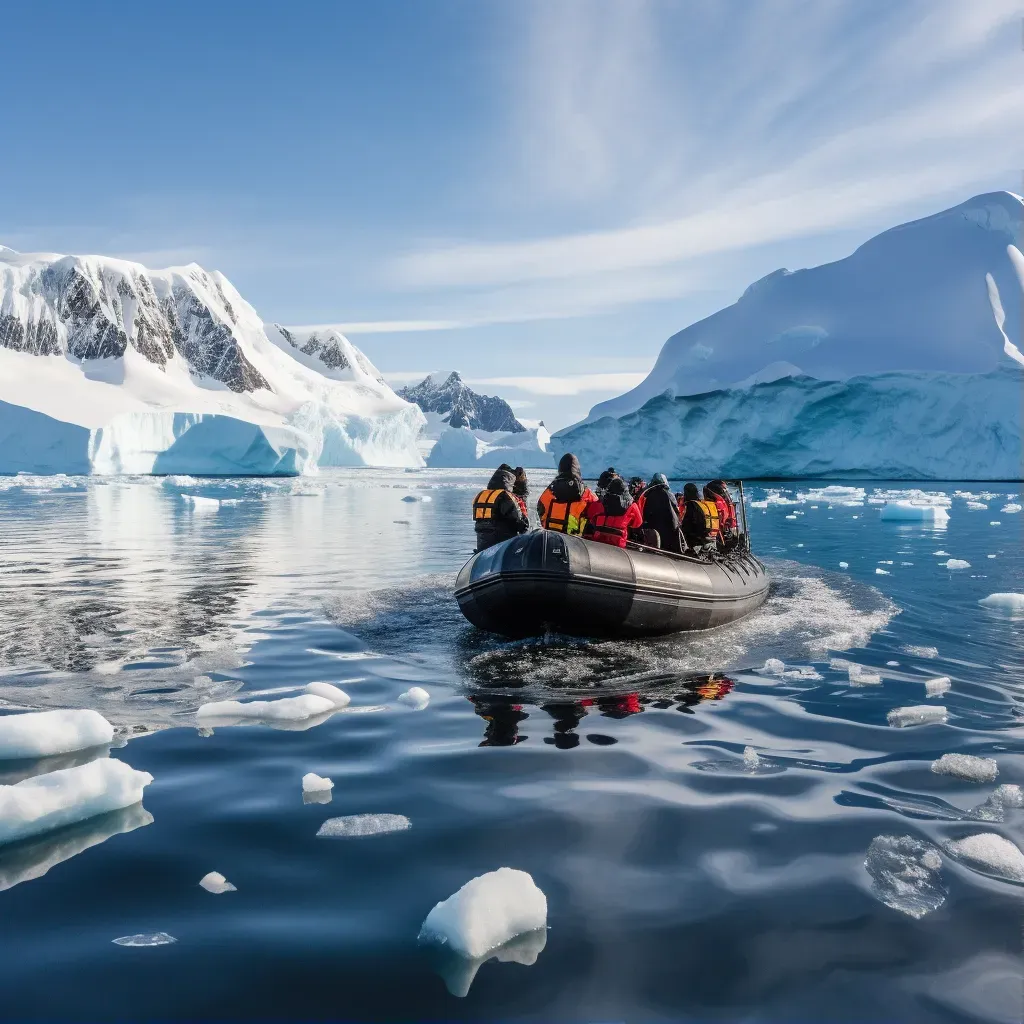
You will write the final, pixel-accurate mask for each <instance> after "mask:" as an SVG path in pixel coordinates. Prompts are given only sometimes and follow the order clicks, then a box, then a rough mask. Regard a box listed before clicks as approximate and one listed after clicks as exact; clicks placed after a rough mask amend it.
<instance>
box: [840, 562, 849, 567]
mask: <svg viewBox="0 0 1024 1024" xmlns="http://www.w3.org/2000/svg"><path fill="white" fill-rule="evenodd" d="M839 568H840V569H849V568H850V563H849V562H840V563H839Z"/></svg>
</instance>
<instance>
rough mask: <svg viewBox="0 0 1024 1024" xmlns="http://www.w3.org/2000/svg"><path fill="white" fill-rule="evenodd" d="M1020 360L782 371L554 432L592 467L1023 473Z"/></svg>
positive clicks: (694, 473) (889, 476)
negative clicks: (852, 371) (864, 372)
mask: <svg viewBox="0 0 1024 1024" xmlns="http://www.w3.org/2000/svg"><path fill="white" fill-rule="evenodd" d="M1022 395H1024V369H1022V368H1021V367H1019V366H1017V365H1016V364H1012V363H1009V362H1008V363H1007V365H1005V366H1003V367H1001V368H1000V369H997V370H993V371H992V372H991V373H986V374H952V373H947V374H944V373H880V374H872V375H868V376H863V377H852V378H850V379H849V380H846V381H820V380H815V379H813V378H811V377H807V376H800V377H783V378H780V379H778V380H775V381H771V382H768V383H761V384H754V385H752V386H750V387H741V388H727V389H723V390H721V391H712V392H708V393H705V394H701V395H680V396H678V397H675V398H673V397H670V396H668V395H663V396H660V397H658V398H654V399H651V401H649V402H648V403H647V404H646V405H644V406H643V408H641V409H639V410H638V411H636V412H631V413H627V414H626V415H625V416H619V417H612V416H606V417H603V418H602V419H600V420H597V421H595V422H589V423H581V424H579V425H577V426H575V427H571V428H569V429H568V430H566V431H562V432H561V433H559V434H556V435H555V437H554V439H553V447H554V448H555V451H556V454H557V455H561V454H562V453H563V452H565V451H572V452H575V453H576V455H577V456H578V457H579V459H580V462H581V464H582V466H583V469H584V472H585V473H588V474H590V475H596V474H597V473H598V472H599V471H600V469H601V468H602V467H604V466H605V465H607V464H608V463H609V460H610V461H612V462H614V463H615V464H616V465H617V466H618V465H623V466H625V467H626V469H627V471H628V472H630V473H634V472H635V473H642V474H644V475H647V476H650V475H651V474H652V473H655V472H659V471H660V472H664V473H667V474H668V475H669V476H672V477H676V478H685V477H692V478H694V479H703V480H706V479H709V478H713V477H716V476H727V477H739V478H742V477H748V478H749V477H766V476H770V477H780V478H787V477H788V478H799V477H816V478H837V477H839V478H841V477H847V478H853V479H856V478H861V479H864V478H874V479H881V480H1018V479H1020V478H1021V465H1022V463H1021V459H1022V448H1021V397H1022Z"/></svg>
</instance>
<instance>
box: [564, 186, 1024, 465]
mask: <svg viewBox="0 0 1024 1024" xmlns="http://www.w3.org/2000/svg"><path fill="white" fill-rule="evenodd" d="M1022 221H1024V200H1022V199H1021V197H1020V196H1017V195H1014V194H1013V193H1009V192H997V193H990V194H987V195H981V196H977V197H975V198H974V199H971V200H969V201H968V202H966V203H963V204H962V205H960V206H957V207H954V208H953V209H950V210H946V211H943V212H942V213H938V214H936V215H934V216H932V217H926V218H924V219H923V220H918V221H913V222H911V223H908V224H903V225H900V226H899V227H896V228H892V229H891V230H889V231H886V232H883V233H882V234H880V235H878V236H876V237H874V238H872V239H870V240H869V241H867V242H865V243H864V245H862V246H861V247H860V248H859V249H857V250H856V251H855V252H854V253H853V254H852V255H850V256H848V257H847V258H846V259H843V260H839V261H838V262H836V263H830V264H826V265H824V266H820V267H814V268H811V269H808V270H799V271H796V272H790V271H788V270H778V271H775V272H774V273H773V274H769V275H768V276H767V277H765V278H763V279H761V280H760V281H757V282H755V283H754V284H752V285H751V286H750V287H749V288H748V289H747V290H746V291H745V292H744V293H743V295H742V296H741V297H740V299H739V300H738V301H737V302H736V303H735V304H733V305H732V306H729V307H727V308H726V309H723V310H721V311H719V312H718V313H715V314H714V315H712V316H710V317H708V318H707V319H705V320H702V321H700V322H699V323H696V324H693V325H691V326H690V327H687V328H686V329H685V330H683V331H680V332H679V333H678V334H676V335H674V336H673V337H671V338H669V340H668V341H667V342H666V343H665V346H664V348H663V349H662V351H661V354H660V355H659V357H658V360H657V362H656V363H655V366H654V369H653V370H652V371H651V373H650V375H649V376H648V377H647V378H646V379H645V380H644V381H643V382H642V383H641V384H640V385H639V386H638V387H636V388H634V389H633V390H632V391H630V392H627V393H626V394H624V395H621V396H619V397H618V398H614V399H611V400H610V401H608V402H603V403H601V404H600V405H597V406H595V407H594V408H593V409H592V410H591V413H590V415H589V416H588V417H587V419H586V420H584V421H583V422H582V423H580V424H576V425H575V426H572V427H569V428H567V429H565V430H563V431H560V432H559V433H558V434H556V435H555V437H554V438H553V439H552V447H553V448H554V450H555V453H556V455H560V454H561V453H562V452H563V451H567V450H571V451H574V452H576V454H577V455H579V457H580V459H581V461H582V462H583V465H584V469H585V470H588V471H591V472H593V471H595V470H596V469H597V468H599V467H600V466H602V465H607V464H608V463H609V461H611V462H614V463H615V464H616V465H619V464H620V463H621V464H624V465H627V466H628V467H629V468H631V469H636V470H637V471H638V472H652V471H654V470H664V471H666V472H670V473H672V474H674V475H676V476H687V475H692V476H702V475H703V476H709V475H716V476H717V475H720V474H730V475H741V474H742V475H747V476H819V477H820V476H843V475H845V476H861V477H889V478H902V479H907V478H922V479H925V478H945V479H1007V478H1011V479H1018V478H1020V477H1021V475H1022V466H1021V399H1022V394H1024V392H1022V390H1021V389H1022V384H1024V369H1022V368H1024V355H1022V354H1021V338H1020V331H1021V310H1022V294H1024V256H1022V255H1021V252H1020V249H1019V248H1018V243H1019V239H1020V235H1021V226H1022Z"/></svg>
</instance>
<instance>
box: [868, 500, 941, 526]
mask: <svg viewBox="0 0 1024 1024" xmlns="http://www.w3.org/2000/svg"><path fill="white" fill-rule="evenodd" d="M879 518H880V519H882V520H883V521H885V522H897V523H932V524H934V525H939V524H945V523H948V522H949V513H948V512H947V511H946V510H945V509H944V508H943V507H942V506H941V505H915V504H913V503H912V502H909V501H896V502H889V503H888V504H886V505H883V506H882V509H881V512H880V516H879Z"/></svg>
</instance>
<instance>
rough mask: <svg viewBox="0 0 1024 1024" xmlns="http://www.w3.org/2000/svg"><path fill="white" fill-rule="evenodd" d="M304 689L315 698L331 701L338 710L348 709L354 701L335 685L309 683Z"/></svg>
mask: <svg viewBox="0 0 1024 1024" xmlns="http://www.w3.org/2000/svg"><path fill="white" fill-rule="evenodd" d="M304 689H305V691H306V693H311V694H313V695H314V696H315V697H323V698H324V699H325V700H329V701H330V702H331V703H332V704H333V705H334V706H335V707H336V708H344V707H347V706H348V704H349V702H350V701H351V700H352V698H351V697H350V696H349V695H348V694H347V693H346V692H345V691H344V690H342V689H341V688H340V687H337V686H335V685H334V683H308V684H307V685H306V686H305V687H304Z"/></svg>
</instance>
